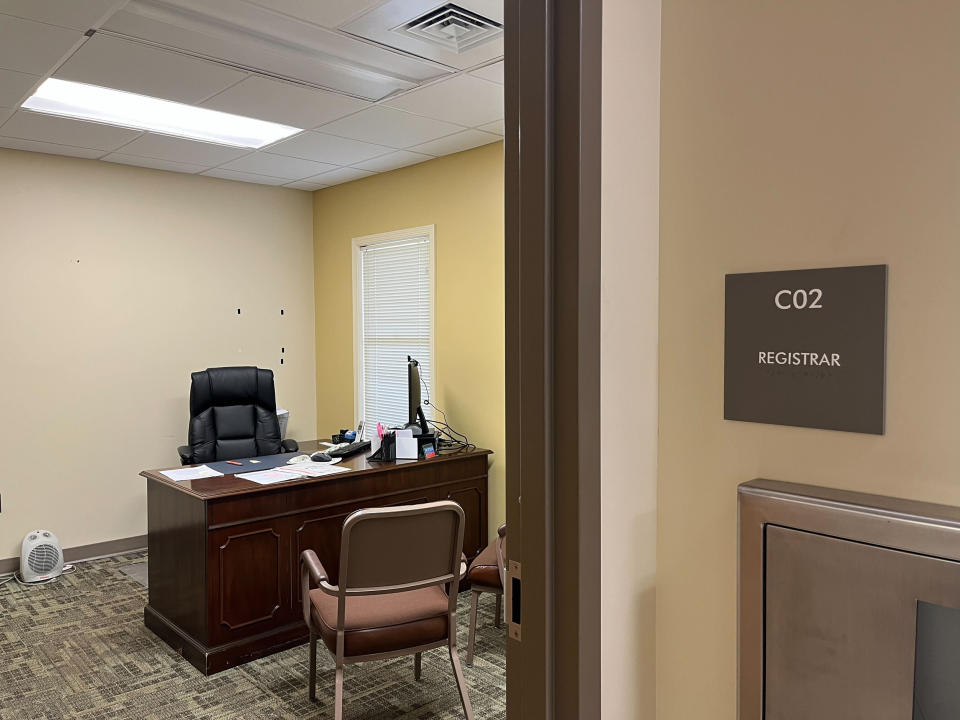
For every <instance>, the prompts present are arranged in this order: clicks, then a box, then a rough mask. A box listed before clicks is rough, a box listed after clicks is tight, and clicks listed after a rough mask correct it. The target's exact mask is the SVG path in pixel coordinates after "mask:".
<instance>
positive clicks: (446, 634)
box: [300, 500, 473, 720]
mask: <svg viewBox="0 0 960 720" xmlns="http://www.w3.org/2000/svg"><path fill="white" fill-rule="evenodd" d="M463 525H464V514H463V509H462V508H461V507H460V506H459V505H458V504H457V503H455V502H451V501H448V500H445V501H441V502H432V503H425V504H422V505H406V506H400V507H389V508H375V509H370V510H357V511H356V512H354V513H353V514H351V515H350V516H349V517H348V518H347V519H346V520H345V521H344V523H343V533H342V535H341V540H340V573H339V578H338V583H337V584H336V585H332V584H331V583H330V580H329V578H328V576H327V572H326V570H325V569H324V567H323V565H322V564H321V563H320V560H319V559H318V558H317V555H316V553H314V551H313V550H304V551H303V553H301V555H300V586H301V591H302V593H303V619H304V621H306V623H307V628H308V629H309V630H310V699H311V700H316V697H317V693H316V684H317V636H319V637H320V638H321V639H322V640H323V643H324V645H326V646H327V649H328V650H329V651H330V653H331V654H332V655H333V656H334V658H335V660H336V679H335V685H334V718H335V720H342V718H343V668H344V665H347V664H351V663H357V662H363V661H365V660H382V659H385V658H392V657H399V656H402V655H413V656H414V661H413V667H414V677H415V678H416V679H417V680H419V679H420V667H421V655H422V653H423V652H424V651H425V650H431V649H433V648H437V647H441V646H443V645H446V646H447V650H448V652H449V653H450V663H451V665H452V666H453V674H454V676H455V678H456V681H457V689H458V690H459V692H460V702H461V703H462V705H463V712H464V714H465V715H466V717H467V720H473V708H472V707H471V705H470V698H469V697H468V695H467V687H466V683H465V682H464V678H463V670H462V668H461V667H460V657H459V655H458V654H457V586H458V585H459V582H460V578H461V577H462V575H463V572H464V571H465V570H466V563H465V562H464V557H463V553H462V547H463ZM312 584H313V585H316V586H317V589H311V585H312Z"/></svg>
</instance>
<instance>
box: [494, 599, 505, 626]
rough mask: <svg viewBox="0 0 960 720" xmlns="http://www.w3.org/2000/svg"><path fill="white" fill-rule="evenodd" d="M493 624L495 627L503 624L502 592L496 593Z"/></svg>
mask: <svg viewBox="0 0 960 720" xmlns="http://www.w3.org/2000/svg"><path fill="white" fill-rule="evenodd" d="M493 617H494V621H493V624H494V625H496V626H497V627H500V626H501V625H503V593H502V592H498V593H497V614H496V615H494V616H493Z"/></svg>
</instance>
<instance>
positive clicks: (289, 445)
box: [280, 438, 300, 453]
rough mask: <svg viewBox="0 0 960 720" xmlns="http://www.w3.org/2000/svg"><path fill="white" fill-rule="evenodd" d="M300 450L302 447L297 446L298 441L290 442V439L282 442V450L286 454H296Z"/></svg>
mask: <svg viewBox="0 0 960 720" xmlns="http://www.w3.org/2000/svg"><path fill="white" fill-rule="evenodd" d="M299 449H300V446H299V445H298V444H297V441H296V440H290V439H289V438H288V439H286V440H282V441H281V442H280V450H281V451H282V452H285V453H288V452H296V451H297V450H299Z"/></svg>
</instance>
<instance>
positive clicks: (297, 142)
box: [269, 132, 392, 165]
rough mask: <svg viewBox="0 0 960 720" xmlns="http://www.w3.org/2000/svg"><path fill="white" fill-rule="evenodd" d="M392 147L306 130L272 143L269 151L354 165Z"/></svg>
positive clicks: (388, 150) (384, 152) (330, 162)
mask: <svg viewBox="0 0 960 720" xmlns="http://www.w3.org/2000/svg"><path fill="white" fill-rule="evenodd" d="M391 150H392V148H389V147H384V146H383V145H371V144H370V143H365V142H359V141H357V140H349V139H347V138H341V137H336V136H335V135H325V134H324V133H319V132H305V133H300V134H299V135H294V136H293V137H292V138H290V139H288V140H284V141H282V142H279V143H277V144H276V145H271V146H270V148H269V151H270V152H271V153H276V154H278V155H288V156H290V157H298V158H304V159H306V160H315V161H317V162H324V163H329V164H331V165H353V164H355V163H358V162H363V161H364V160H369V159H370V158H374V157H377V156H378V155H386V154H387V153H389V152H391Z"/></svg>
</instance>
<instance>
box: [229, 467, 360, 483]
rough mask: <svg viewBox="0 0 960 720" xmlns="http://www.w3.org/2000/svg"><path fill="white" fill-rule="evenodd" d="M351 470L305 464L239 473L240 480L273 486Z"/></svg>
mask: <svg viewBox="0 0 960 720" xmlns="http://www.w3.org/2000/svg"><path fill="white" fill-rule="evenodd" d="M348 470H349V468H344V467H336V466H335V465H331V464H330V463H317V462H305V463H296V464H295V465H284V466H283V467H278V468H276V469H275V470H258V471H257V472H249V473H238V474H237V477H238V478H243V479H244V480H252V481H253V482H255V483H259V484H260V485H273V484H274V483H280V482H288V481H290V480H298V479H300V478H305V477H320V476H321V475H332V474H333V473H338V472H347V471H348Z"/></svg>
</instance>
